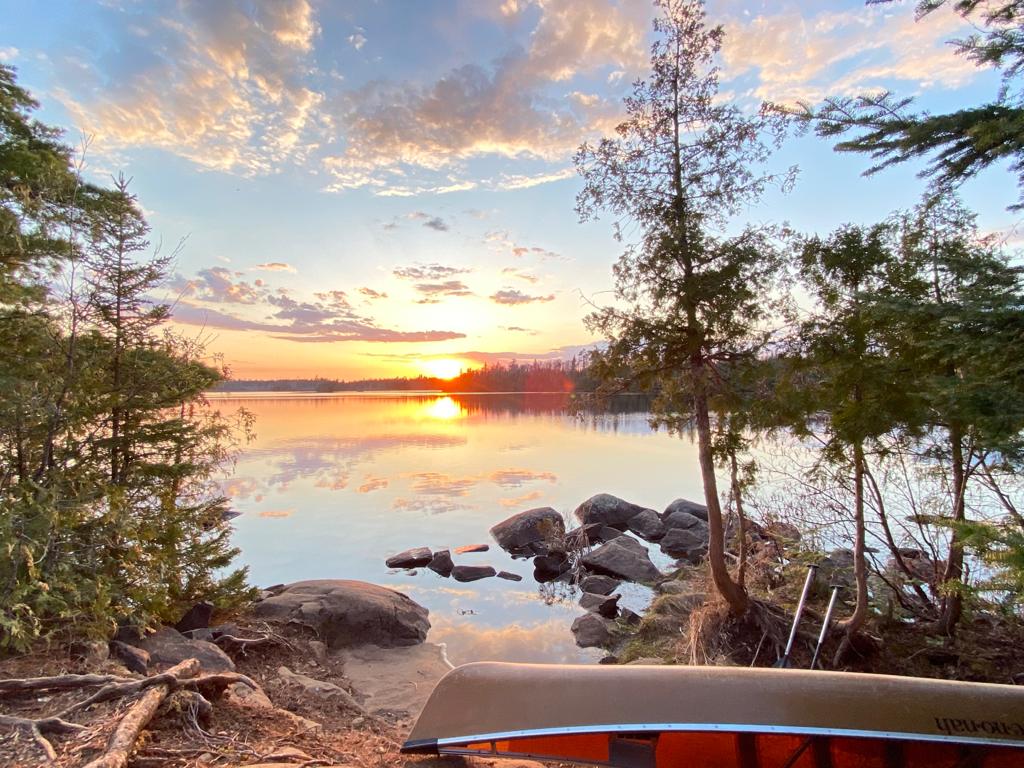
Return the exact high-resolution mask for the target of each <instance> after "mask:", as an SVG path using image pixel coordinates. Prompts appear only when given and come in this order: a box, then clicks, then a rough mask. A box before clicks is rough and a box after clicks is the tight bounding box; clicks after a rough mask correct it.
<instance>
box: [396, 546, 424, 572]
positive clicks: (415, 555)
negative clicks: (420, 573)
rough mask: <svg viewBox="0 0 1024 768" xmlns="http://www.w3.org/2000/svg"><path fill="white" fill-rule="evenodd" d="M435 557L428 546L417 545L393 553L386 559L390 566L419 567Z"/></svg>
mask: <svg viewBox="0 0 1024 768" xmlns="http://www.w3.org/2000/svg"><path fill="white" fill-rule="evenodd" d="M433 559H434V556H433V554H431V552H430V549H429V548H427V547H415V548H413V549H407V550H405V551H404V552H399V553H398V554H397V555H392V556H391V557H389V558H388V559H387V561H386V565H387V567H388V568H419V567H420V566H421V565H428V564H429V563H430V561H431V560H433Z"/></svg>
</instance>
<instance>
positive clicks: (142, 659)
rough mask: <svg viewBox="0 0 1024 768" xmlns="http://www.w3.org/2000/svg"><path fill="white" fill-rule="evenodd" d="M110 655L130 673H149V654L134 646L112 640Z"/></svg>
mask: <svg viewBox="0 0 1024 768" xmlns="http://www.w3.org/2000/svg"><path fill="white" fill-rule="evenodd" d="M110 655H111V656H113V657H114V658H115V659H117V660H118V661H119V662H121V663H122V664H124V666H125V667H126V668H127V669H128V671H130V672H135V673H136V674H139V675H144V674H146V672H148V671H149V654H148V653H146V652H145V651H144V650H142V649H141V648H136V647H135V646H134V645H128V643H122V642H121V641H120V640H111V641H110Z"/></svg>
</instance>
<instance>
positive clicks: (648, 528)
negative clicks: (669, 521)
mask: <svg viewBox="0 0 1024 768" xmlns="http://www.w3.org/2000/svg"><path fill="white" fill-rule="evenodd" d="M626 527H627V528H629V530H631V531H632V532H633V533H635V534H636V535H637V536H639V537H640V538H641V539H646V540H647V541H658V540H659V539H661V537H662V536H664V535H665V524H664V523H663V522H662V520H661V515H659V514H658V513H657V512H655V511H654V510H653V509H644V510H641V511H640V512H639V513H637V514H636V515H634V516H633V517H631V518H629V522H627V523H626Z"/></svg>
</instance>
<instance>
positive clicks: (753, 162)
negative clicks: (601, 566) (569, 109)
mask: <svg viewBox="0 0 1024 768" xmlns="http://www.w3.org/2000/svg"><path fill="white" fill-rule="evenodd" d="M656 5H657V7H658V9H659V11H660V15H659V17H658V18H657V20H656V21H655V25H654V28H655V32H656V33H657V36H658V37H657V41H656V42H655V43H654V45H653V47H652V54H651V73H650V76H649V77H648V78H647V79H646V80H643V81H640V82H638V83H637V84H636V85H635V86H634V91H633V94H632V95H631V96H630V97H628V98H627V99H626V101H625V106H626V113H627V117H626V120H625V121H624V122H623V123H622V124H621V125H619V126H618V129H617V135H616V137H615V138H608V139H603V140H602V141H601V142H599V143H598V144H597V145H590V144H584V145H583V146H582V147H581V148H580V150H579V152H578V153H577V157H576V165H577V169H578V170H579V172H580V174H581V175H582V177H583V180H584V189H583V190H582V192H581V193H580V195H579V197H578V198H577V209H578V211H579V213H580V216H581V218H582V219H584V220H586V219H588V218H591V217H594V216H596V215H597V214H598V213H599V212H600V211H608V212H610V213H612V214H614V215H616V216H618V217H621V218H624V219H627V220H629V221H630V222H631V223H633V224H635V225H637V227H638V229H639V233H640V239H639V242H638V243H637V244H636V245H633V246H630V247H628V248H627V249H626V252H625V253H624V255H623V256H622V257H621V258H620V260H619V262H618V264H617V265H616V267H615V277H616V295H617V298H618V299H619V300H620V302H621V306H622V308H620V307H609V308H606V309H603V310H599V311H597V312H595V313H594V314H592V315H591V316H590V318H589V320H588V324H589V326H590V327H591V328H592V329H594V330H596V331H599V332H600V333H602V334H603V335H604V336H605V337H606V338H607V339H608V347H607V350H606V351H605V352H604V353H602V354H600V355H599V356H598V358H599V360H598V365H597V366H596V367H595V371H596V373H597V374H598V376H599V377H600V378H602V379H603V380H604V382H605V387H606V388H608V389H615V388H619V387H623V386H626V382H625V381H623V379H626V380H641V381H643V382H644V383H645V384H647V385H654V386H656V387H657V389H658V390H659V393H660V394H659V395H658V397H657V399H656V401H655V403H654V405H653V409H654V413H655V415H656V417H658V416H660V417H663V418H666V419H671V420H672V421H673V423H675V424H677V425H680V426H681V425H682V424H683V423H684V422H685V423H687V424H690V425H692V426H693V427H694V428H695V430H696V433H697V443H698V453H699V456H700V468H701V476H702V479H703V483H704V497H705V501H706V503H707V507H708V522H709V532H710V542H709V554H708V559H709V565H710V569H711V575H712V578H713V581H714V584H715V586H716V588H717V589H718V591H719V592H720V593H721V594H722V596H723V597H724V598H725V599H726V600H727V601H728V603H729V605H730V606H731V608H732V610H733V611H734V612H735V613H743V612H744V611H745V610H746V607H747V603H748V598H747V595H746V591H745V590H744V589H743V588H742V587H741V586H740V585H739V584H737V582H736V581H735V580H734V579H733V578H732V576H731V575H730V574H729V571H728V569H727V566H726V561H725V546H724V526H723V521H722V513H721V505H720V503H719V498H718V484H717V480H716V477H715V458H714V450H713V430H712V423H711V420H712V405H711V403H712V401H713V399H714V398H715V397H716V395H718V394H719V393H720V392H721V391H723V390H727V389H728V386H729V384H728V382H727V381H726V379H725V373H726V368H725V367H724V366H726V365H727V364H728V363H730V362H731V361H735V360H737V359H738V358H741V357H743V356H750V355H753V354H754V351H755V348H756V342H757V339H758V332H757V328H758V323H759V322H760V321H761V320H762V319H763V318H764V317H765V314H766V312H767V311H768V305H769V302H767V301H766V296H767V295H768V294H769V292H770V289H769V286H770V284H771V280H772V277H773V272H774V269H775V266H776V260H775V254H774V251H773V248H772V239H771V237H770V235H769V233H768V232H766V231H764V230H760V229H754V228H750V229H747V230H746V231H744V232H743V233H742V234H740V235H738V236H735V237H727V236H724V235H717V234H713V233H714V232H715V231H718V232H721V230H722V229H723V228H724V225H725V223H726V221H727V220H728V219H729V217H730V216H731V215H733V214H735V213H736V212H737V211H738V209H739V208H740V206H742V205H744V204H747V203H749V202H751V201H753V200H755V199H757V197H758V196H759V195H760V193H761V192H762V190H763V189H764V188H765V186H766V185H767V184H769V183H771V182H772V181H779V182H780V183H785V182H786V181H787V180H788V178H789V177H785V178H779V179H775V178H773V177H771V176H767V175H764V174H761V173H758V172H757V171H756V170H755V166H757V165H758V164H759V163H761V162H762V161H763V160H765V159H766V157H767V155H768V153H769V146H768V145H766V143H765V140H764V137H765V136H770V135H772V134H773V133H777V132H778V130H779V128H780V127H781V125H780V121H779V120H778V119H776V118H773V117H770V116H756V115H755V116H747V115H745V114H744V113H742V112H741V111H740V110H739V109H738V108H737V107H735V106H733V105H731V104H728V103H725V102H723V101H722V100H721V99H720V98H719V94H718V71H717V69H716V67H715V56H716V54H717V53H718V51H719V48H720V46H721V42H722V35H723V32H722V29H721V27H709V26H707V24H706V22H705V15H704V6H703V3H701V2H696V1H695V0H660V1H659V2H658V3H656Z"/></svg>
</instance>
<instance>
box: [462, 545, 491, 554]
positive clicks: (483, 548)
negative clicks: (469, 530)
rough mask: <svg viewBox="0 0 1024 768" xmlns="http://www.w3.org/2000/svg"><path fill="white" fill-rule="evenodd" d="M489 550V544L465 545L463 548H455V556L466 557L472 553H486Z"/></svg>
mask: <svg viewBox="0 0 1024 768" xmlns="http://www.w3.org/2000/svg"><path fill="white" fill-rule="evenodd" d="M490 548H491V545H490V544H467V545H466V546H464V547H456V548H455V554H456V555H468V554H471V553H473V552H487V551H489V550H490Z"/></svg>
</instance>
